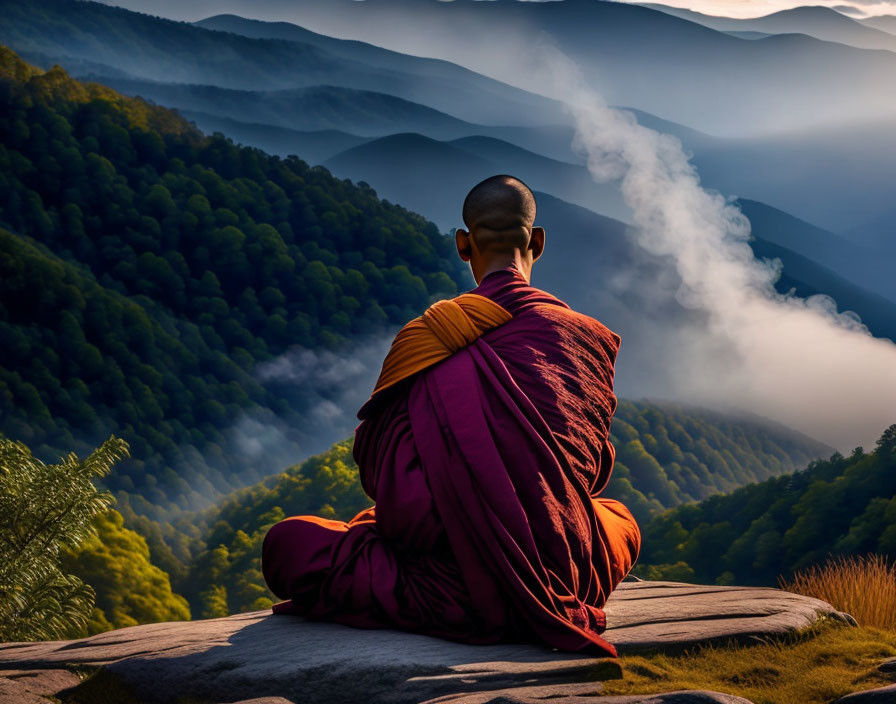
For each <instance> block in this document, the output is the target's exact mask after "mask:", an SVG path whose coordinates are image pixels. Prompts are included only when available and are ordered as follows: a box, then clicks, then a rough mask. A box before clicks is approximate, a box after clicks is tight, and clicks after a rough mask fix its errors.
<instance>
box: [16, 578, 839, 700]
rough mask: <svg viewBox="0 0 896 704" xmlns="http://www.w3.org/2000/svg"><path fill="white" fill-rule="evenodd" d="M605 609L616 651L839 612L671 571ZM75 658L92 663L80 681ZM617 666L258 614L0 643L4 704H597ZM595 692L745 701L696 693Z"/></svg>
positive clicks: (732, 634)
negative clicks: (250, 703)
mask: <svg viewBox="0 0 896 704" xmlns="http://www.w3.org/2000/svg"><path fill="white" fill-rule="evenodd" d="M606 610H607V621H608V629H607V632H606V634H605V637H606V638H607V640H609V641H610V642H612V643H613V644H615V645H616V647H617V648H618V649H619V651H620V653H631V652H636V651H639V650H646V649H652V648H667V647H681V646H688V645H692V644H695V643H698V642H706V641H717V640H725V639H731V638H734V639H748V638H750V637H755V636H760V637H761V636H772V635H778V634H784V633H787V632H790V631H793V630H796V629H800V628H805V627H807V626H810V625H812V624H813V623H815V622H816V621H818V620H819V619H821V618H825V617H829V618H838V619H839V620H843V619H844V616H843V615H842V614H839V613H838V612H837V611H836V610H834V609H833V608H832V607H831V606H830V605H829V604H827V603H825V602H823V601H819V600H818V599H811V598H808V597H803V596H799V595H797V594H790V593H788V592H783V591H780V590H777V589H761V588H749V587H718V586H697V585H689V584H677V583H672V582H631V583H629V582H627V583H624V584H622V585H621V586H620V588H619V589H618V590H617V591H616V592H615V593H614V594H613V597H612V598H611V599H610V602H609V603H608V604H607V609H606ZM75 669H79V670H81V671H82V672H83V671H90V670H97V671H96V672H95V674H94V675H93V676H92V677H90V678H88V679H87V680H86V681H85V682H84V683H83V684H80V685H78V682H79V680H78V678H77V676H76V675H75V674H73V670H75ZM618 676H619V667H618V665H617V664H616V662H615V661H613V660H608V659H597V658H594V657H591V656H588V655H580V654H571V653H560V652H557V651H554V650H551V649H548V648H544V647H539V646H537V645H519V644H501V645H491V646H468V645H462V644H458V643H451V642H447V641H442V640H438V639H435V638H429V637H426V636H419V635H412V634H408V633H400V632H396V631H368V630H358V629H353V628H347V627H344V626H339V625H335V624H329V623H315V622H308V621H303V620H302V619H299V618H296V617H290V616H271V615H270V613H269V612H267V611H257V612H253V613H247V614H239V615H237V616H230V617H228V618H219V619H210V620H204V621H188V622H172V623H157V624H151V625H146V626H134V627H132V628H122V629H119V630H116V631H110V632H108V633H102V634H100V635H97V636H92V637H90V638H85V639H82V640H76V641H55V642H39V643H9V644H0V678H5V679H0V702H3V703H4V704H5V703H6V702H13V701H15V702H21V703H22V704H28V702H29V701H30V702H41V701H45V700H43V699H42V696H56V697H58V698H59V699H61V700H62V701H63V702H64V701H77V702H79V703H80V702H94V701H104V700H105V701H120V702H122V704H125V702H126V701H127V700H129V699H130V700H131V701H139V702H144V701H145V702H151V703H152V704H168V703H169V702H178V701H182V700H189V701H191V702H237V701H241V700H242V701H245V700H251V699H253V698H254V699H258V698H262V699H261V700H260V701H258V702H256V703H255V704H286V702H295V704H299V703H301V704H316V703H317V702H320V703H323V702H326V703H327V704H339V703H341V702H346V703H347V702H365V703H366V704H377V703H380V702H382V703H384V704H385V703H388V704H402V703H404V702H413V703H418V702H427V701H438V702H456V701H461V700H463V701H464V702H471V703H478V702H481V703H483V704H484V703H485V702H499V701H500V702H535V701H543V700H545V699H550V700H551V701H552V702H554V703H555V704H574V703H575V702H579V701H581V702H585V701H589V702H593V701H594V700H593V697H594V695H596V694H598V693H599V692H600V691H601V689H602V687H601V684H600V682H601V680H607V679H612V678H615V677H618ZM76 685H77V686H76ZM73 687H74V689H72V688H73ZM39 695H41V696H39ZM710 696H712V697H721V698H707V697H710ZM10 697H15V698H10ZM585 697H587V698H588V699H587V700H586V699H585ZM29 698H30V699H29ZM600 701H602V702H606V703H607V704H614V703H619V704H622V703H624V702H639V701H643V702H645V703H646V702H648V701H649V702H655V703H656V704H660V703H665V702H668V703H669V704H672V703H673V702H675V703H676V704H689V703H693V704H697V703H698V702H713V701H714V702H728V703H729V704H735V703H737V702H744V701H746V700H742V699H739V698H737V697H730V696H726V695H713V694H712V693H698V692H693V693H670V694H668V695H653V696H651V697H635V698H631V697H606V698H602V699H601V700H600Z"/></svg>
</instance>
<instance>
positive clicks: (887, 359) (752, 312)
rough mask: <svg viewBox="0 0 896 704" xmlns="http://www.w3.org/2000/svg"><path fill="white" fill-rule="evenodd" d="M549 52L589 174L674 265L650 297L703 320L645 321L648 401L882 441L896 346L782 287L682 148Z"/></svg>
mask: <svg viewBox="0 0 896 704" xmlns="http://www.w3.org/2000/svg"><path fill="white" fill-rule="evenodd" d="M543 55H544V56H545V57H547V63H546V65H547V66H548V67H549V68H550V70H551V73H552V78H553V80H554V82H555V85H557V86H560V87H561V90H562V91H563V94H564V95H565V99H566V102H567V104H568V106H569V109H570V112H571V113H572V115H573V117H574V119H575V122H576V127H577V130H576V147H577V148H578V149H579V150H581V151H582V152H583V154H584V155H585V156H586V157H587V161H588V168H589V171H590V172H591V173H592V175H593V177H594V178H595V179H596V180H598V181H602V182H603V181H608V180H609V181H618V182H619V184H620V188H621V191H622V194H623V197H624V199H625V201H626V203H627V204H628V206H629V207H630V208H631V209H632V213H633V223H634V227H633V228H632V230H631V236H632V237H633V238H635V240H636V241H637V243H638V244H639V245H640V246H641V247H642V248H644V249H645V250H647V251H648V252H650V253H651V254H653V255H656V256H658V257H659V258H660V259H661V260H662V261H666V262H667V263H668V266H669V267H671V268H673V269H674V276H668V277H656V279H650V280H643V281H640V282H638V287H639V289H640V294H641V295H642V296H646V297H650V296H653V298H654V300H655V301H656V303H657V304H658V305H663V304H665V303H666V302H667V301H668V300H669V297H670V296H674V297H675V298H676V299H677V301H678V302H679V303H680V304H681V305H682V306H684V307H685V308H687V309H690V310H691V311H693V313H694V314H693V315H690V316H687V317H686V319H685V320H684V321H682V322H676V324H675V325H663V324H662V323H659V324H657V325H654V326H650V325H649V321H648V326H647V327H645V326H644V325H642V330H641V332H640V334H639V337H640V339H639V341H638V344H641V345H649V348H648V349H649V351H650V356H651V357H653V358H654V359H658V360H660V364H658V365H656V366H655V367H654V369H653V375H652V381H653V383H654V389H653V393H648V394H645V395H653V396H671V397H673V398H676V399H680V400H685V401H691V402H696V403H701V404H704V405H710V406H722V407H725V408H731V407H735V408H741V409H744V410H747V411H750V412H753V413H757V414H760V415H763V416H766V417H770V418H772V419H775V420H778V421H780V422H782V423H785V424H786V425H789V426H790V427H793V428H795V429H797V430H800V431H803V432H805V433H807V434H809V435H812V436H814V437H816V438H818V439H819V440H822V441H825V442H828V443H829V444H832V445H834V446H835V447H838V448H839V449H841V450H844V451H848V450H850V449H852V447H854V446H856V445H859V444H862V445H866V446H867V445H872V444H873V442H874V440H875V439H876V438H877V437H878V436H879V434H880V433H881V431H882V430H883V429H884V428H885V427H887V426H889V425H890V424H892V423H896V345H893V344H892V343H891V342H889V341H885V340H881V339H877V338H874V337H872V336H871V335H870V334H869V333H868V331H867V329H866V328H865V327H864V326H863V325H862V324H861V322H860V321H859V320H858V318H857V317H856V316H855V315H853V314H838V313H837V311H836V306H835V304H834V302H833V301H832V300H830V299H829V298H827V297H825V296H813V297H811V298H809V299H803V298H799V297H795V296H785V295H781V294H779V293H777V292H776V291H775V288H774V283H775V281H776V279H777V276H778V275H779V267H778V266H777V264H769V263H766V262H760V261H758V260H757V259H756V258H755V257H754V256H753V253H752V250H751V248H750V246H749V244H748V240H749V237H750V224H749V221H748V220H747V219H746V217H745V216H744V215H743V214H742V213H741V212H740V210H739V209H738V208H737V207H735V206H734V205H732V203H731V202H730V201H729V200H727V199H726V198H725V197H723V196H722V195H720V194H718V193H711V192H708V191H707V190H705V189H703V188H702V187H701V185H700V180H699V177H698V174H697V171H696V169H695V168H694V166H693V165H692V164H691V163H690V162H689V161H688V157H687V156H686V155H685V153H684V151H683V149H682V147H681V144H680V142H679V141H678V140H677V139H676V138H674V137H671V136H669V135H663V134H660V133H658V132H656V131H654V130H651V129H648V128H646V127H643V126H641V125H639V124H638V123H637V121H636V119H635V118H634V116H633V115H632V114H631V113H628V112H625V111H621V110H617V109H613V108H610V107H609V106H608V105H607V104H606V102H605V101H604V100H603V99H602V98H601V97H600V96H598V95H596V94H595V93H594V92H593V91H591V90H590V89H589V88H588V87H587V86H586V83H585V81H584V80H583V79H582V77H581V74H580V72H579V69H578V68H577V66H576V65H575V64H573V63H572V62H571V61H570V60H569V59H568V58H566V57H565V56H564V55H563V54H562V53H560V52H559V51H558V50H556V49H553V48H551V47H544V54H543ZM735 168H736V166H735ZM672 282H674V283H675V285H676V286H677V287H676V289H675V290H674V291H671V290H669V286H670V284H671V283H672ZM643 352H644V350H643V349H642V350H641V353H642V354H641V355H640V356H642V357H643V356H644V354H643ZM639 390H640V391H641V392H642V393H643V391H644V389H639ZM625 392H626V390H625V389H624V388H623V389H621V393H623V394H625Z"/></svg>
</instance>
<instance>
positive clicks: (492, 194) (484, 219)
mask: <svg viewBox="0 0 896 704" xmlns="http://www.w3.org/2000/svg"><path fill="white" fill-rule="evenodd" d="M463 218H464V224H465V225H466V226H467V229H469V230H470V231H471V232H472V231H474V230H477V229H486V230H492V231H502V230H510V229H515V228H520V227H523V228H525V229H526V230H529V229H531V227H532V225H533V224H534V223H535V196H533V195H532V191H531V190H530V189H529V187H528V186H527V185H526V184H525V183H523V182H522V181H520V180H519V179H518V178H514V177H513V176H508V175H507V174H500V175H498V176H492V177H490V178H487V179H485V181H482V182H480V183H477V184H476V185H475V186H473V189H472V190H471V191H470V192H469V193H468V194H467V197H466V198H465V199H464V210H463Z"/></svg>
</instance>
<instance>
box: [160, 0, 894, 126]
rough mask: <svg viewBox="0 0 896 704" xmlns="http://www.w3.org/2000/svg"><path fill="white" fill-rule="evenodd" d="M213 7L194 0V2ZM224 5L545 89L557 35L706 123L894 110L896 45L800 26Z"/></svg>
mask: <svg viewBox="0 0 896 704" xmlns="http://www.w3.org/2000/svg"><path fill="white" fill-rule="evenodd" d="M207 6H208V5H207V4H203V3H196V2H194V3H191V5H190V12H191V13H195V12H198V11H200V9H201V8H203V7H207ZM162 7H163V8H165V9H164V11H166V12H167V11H169V10H170V11H177V10H176V8H173V7H168V6H166V5H164V4H163V5H162ZM229 9H230V11H231V12H236V13H239V14H241V15H245V16H254V17H264V16H267V17H273V16H277V17H278V18H279V19H282V20H287V21H292V22H296V23H298V24H300V25H302V26H303V27H306V28H309V29H311V30H313V31H315V32H321V33H324V34H327V35H330V36H338V37H343V38H352V39H358V40H361V41H365V42H369V43H372V44H376V45H379V46H388V47H389V48H391V49H394V50H398V51H401V52H405V53H410V54H416V55H419V56H430V57H435V58H441V59H445V60H449V61H452V62H456V63H459V64H461V65H463V66H466V67H467V68H470V69H472V70H474V71H477V72H479V73H483V74H485V75H488V76H491V77H493V78H497V79H498V80H501V81H503V82H505V83H510V84H512V85H518V86H520V87H524V88H526V89H528V90H531V91H533V92H539V93H542V94H545V95H553V94H554V93H553V91H556V90H557V86H558V85H559V83H560V81H558V80H557V78H558V77H557V75H556V74H555V73H552V72H551V71H544V70H541V71H540V70H539V69H544V68H546V65H547V61H546V59H545V57H544V55H543V54H542V53H540V49H539V45H540V44H542V43H544V42H547V43H551V42H556V44H557V46H559V47H561V48H562V49H563V51H564V52H565V53H567V54H568V55H569V56H570V57H571V58H572V59H573V60H574V61H576V62H577V63H578V64H579V66H580V67H582V68H583V69H584V72H585V78H586V79H587V80H588V82H589V83H590V84H591V85H592V86H593V87H595V88H596V89H598V90H599V91H601V92H602V93H603V95H604V96H605V97H606V98H607V100H608V101H609V102H610V103H612V104H616V105H629V106H632V107H635V108H638V109H641V110H646V111H647V112H650V113H653V114H657V115H662V116H664V117H665V118H668V119H671V120H674V121H676V122H679V123H683V124H686V125H690V126H692V127H694V128H696V129H700V130H702V131H705V132H708V133H710V134H720V135H721V134H724V135H739V134H759V133H762V132H764V131H770V130H784V129H788V128H799V127H805V126H810V125H820V124H823V123H829V124H830V123H835V122H838V121H845V120H860V119H867V118H869V117H870V116H871V115H879V114H880V113H881V112H886V113H892V112H894V111H896V94H893V92H892V91H881V90H880V89H879V86H883V85H888V84H889V82H890V80H891V78H892V76H893V75H894V72H896V54H893V53H892V52H880V51H869V50H865V49H857V48H854V47H851V46H845V45H840V44H835V43H832V42H826V41H820V40H818V39H815V38H813V37H808V36H805V35H803V36H799V35H792V34H788V35H776V36H772V37H768V38H766V39H763V40H746V39H739V38H737V37H732V36H729V35H727V34H725V33H723V32H719V31H716V30H713V29H711V28H708V27H704V26H702V25H699V24H697V23H694V22H691V21H688V20H684V19H681V18H678V17H673V16H671V15H668V14H666V13H663V12H659V11H656V10H651V9H649V8H645V7H641V6H637V5H630V4H626V3H616V2H593V1H591V0H561V1H559V2H547V3H546V2H516V0H497V1H496V2H476V1H475V0H458V1H457V2H450V3H446V2H438V1H437V0H368V1H367V2H354V0H299V1H298V2H294V3H290V4H289V5H288V6H287V5H283V4H281V3H279V2H276V3H275V2H274V0H253V1H252V2H248V1H247V0H233V2H232V3H231V4H230V5H229ZM183 12H185V10H184V11H183ZM183 12H182V14H183ZM843 19H844V21H847V22H848V21H849V20H848V19H847V18H843ZM856 26H857V27H858V28H859V31H861V30H863V29H867V30H868V31H872V32H873V30H871V29H870V28H867V27H862V26H861V25H856ZM858 77H861V79H860V80H857V78H858ZM831 95H836V96H838V97H837V100H836V101H831V100H830V96H831Z"/></svg>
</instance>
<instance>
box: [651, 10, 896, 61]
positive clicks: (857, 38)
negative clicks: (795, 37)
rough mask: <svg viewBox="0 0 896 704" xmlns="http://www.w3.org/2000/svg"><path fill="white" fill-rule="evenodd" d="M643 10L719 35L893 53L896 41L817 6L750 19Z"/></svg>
mask: <svg viewBox="0 0 896 704" xmlns="http://www.w3.org/2000/svg"><path fill="white" fill-rule="evenodd" d="M644 6H645V7H649V8H651V9H655V10H659V11H660V12H665V13H667V14H670V15H674V16H675V17H681V18H682V19H686V20H688V21H690V22H696V23H698V24H702V25H703V26H705V27H711V28H712V29H717V30H719V31H721V32H729V33H730V32H736V31H739V32H762V33H765V34H807V35H809V36H810V37H815V38H816V39H822V40H824V41H829V42H838V43H840V44H847V45H849V46H854V47H858V48H860V49H886V50H888V51H896V37H894V36H893V35H892V34H889V33H888V32H886V31H882V30H881V29H878V28H875V27H874V26H872V25H867V24H866V23H863V22H860V21H859V20H854V19H852V18H851V17H847V16H846V15H844V14H842V13H840V12H837V11H836V10H834V9H832V8H830V7H822V6H819V5H812V6H804V7H795V8H793V9H790V10H782V11H781V12H774V13H772V14H770V15H765V16H763V17H754V18H749V19H737V18H733V17H719V16H715V15H706V14H703V13H701V12H695V11H693V10H686V9H683V8H679V7H669V6H668V5H660V4H654V3H645V4H644Z"/></svg>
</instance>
